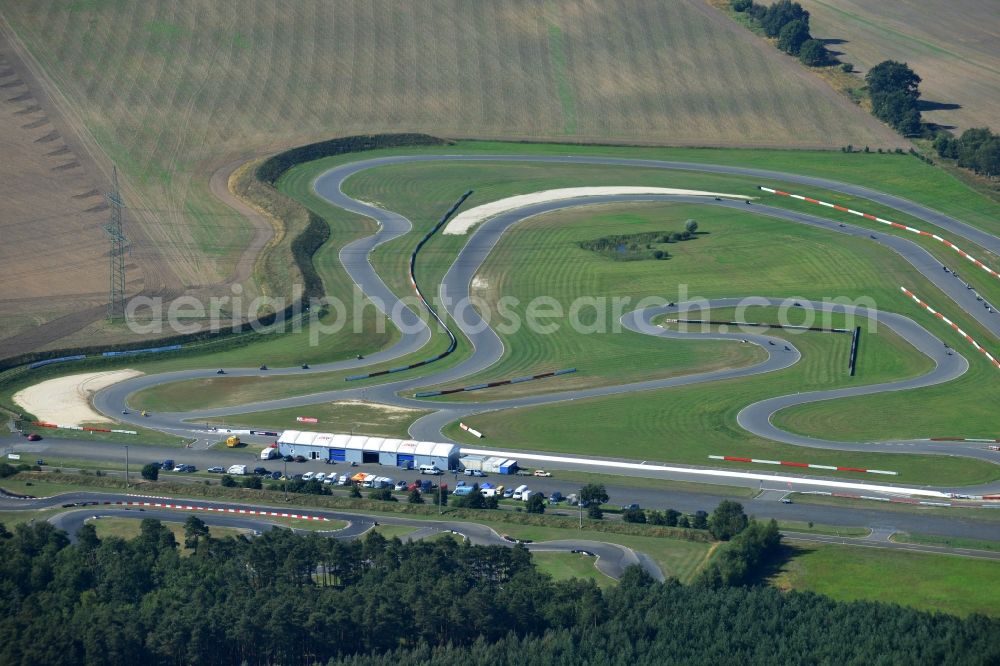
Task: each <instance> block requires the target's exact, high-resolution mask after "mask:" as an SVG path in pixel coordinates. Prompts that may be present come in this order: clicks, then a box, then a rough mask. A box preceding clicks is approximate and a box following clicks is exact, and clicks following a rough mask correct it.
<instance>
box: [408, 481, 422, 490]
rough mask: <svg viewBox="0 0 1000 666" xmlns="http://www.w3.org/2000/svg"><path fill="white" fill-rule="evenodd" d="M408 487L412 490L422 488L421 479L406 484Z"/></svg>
mask: <svg viewBox="0 0 1000 666" xmlns="http://www.w3.org/2000/svg"><path fill="white" fill-rule="evenodd" d="M406 489H407V490H410V491H413V490H420V482H419V481H414V482H413V483H410V484H408V485H407V486H406Z"/></svg>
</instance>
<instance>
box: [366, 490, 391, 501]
mask: <svg viewBox="0 0 1000 666" xmlns="http://www.w3.org/2000/svg"><path fill="white" fill-rule="evenodd" d="M368 499H372V500H378V501H380V502H396V501H398V500H396V498H395V497H393V496H392V488H372V489H371V491H370V492H369V493H368Z"/></svg>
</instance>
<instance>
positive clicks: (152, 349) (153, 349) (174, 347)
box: [101, 345, 183, 357]
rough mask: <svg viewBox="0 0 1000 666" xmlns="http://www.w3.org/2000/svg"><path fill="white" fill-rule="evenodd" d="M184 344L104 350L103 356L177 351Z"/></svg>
mask: <svg viewBox="0 0 1000 666" xmlns="http://www.w3.org/2000/svg"><path fill="white" fill-rule="evenodd" d="M182 347H183V345H167V346H166V347H150V348H148V349H129V350H126V351H109V352H103V353H102V354H101V356H107V357H116V356H134V355H135V354H159V353H162V352H169V351H177V350H179V349H181V348H182Z"/></svg>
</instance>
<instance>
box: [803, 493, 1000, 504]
mask: <svg viewBox="0 0 1000 666" xmlns="http://www.w3.org/2000/svg"><path fill="white" fill-rule="evenodd" d="M802 494H803V495H826V496H827V497H841V498H844V499H859V500H869V501H872V502H889V503H891V504H919V505H922V506H945V507H964V508H969V507H974V506H977V505H975V504H971V505H970V504H968V503H967V502H966V503H956V502H934V501H931V500H918V499H910V498H907V497H876V496H874V495H854V494H852V493H832V492H831V493H827V492H822V491H815V490H810V491H806V492H803V493H802ZM955 498H956V499H967V500H993V499H1000V495H996V496H993V495H982V496H978V495H976V496H974V495H955ZM978 506H980V507H982V506H985V505H978Z"/></svg>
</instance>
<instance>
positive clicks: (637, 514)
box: [622, 509, 646, 523]
mask: <svg viewBox="0 0 1000 666" xmlns="http://www.w3.org/2000/svg"><path fill="white" fill-rule="evenodd" d="M622 520H624V521H625V522H626V523H645V522H646V512H645V511H643V510H642V509H625V510H624V511H622Z"/></svg>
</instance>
